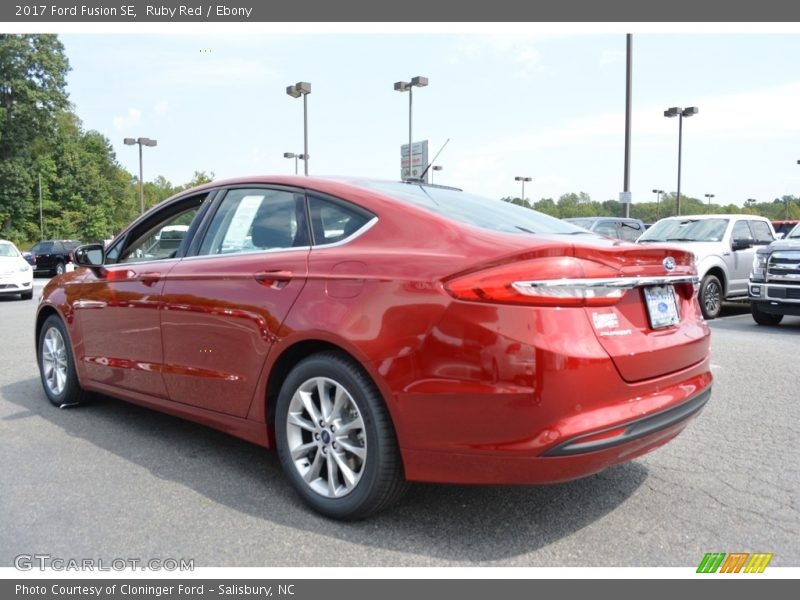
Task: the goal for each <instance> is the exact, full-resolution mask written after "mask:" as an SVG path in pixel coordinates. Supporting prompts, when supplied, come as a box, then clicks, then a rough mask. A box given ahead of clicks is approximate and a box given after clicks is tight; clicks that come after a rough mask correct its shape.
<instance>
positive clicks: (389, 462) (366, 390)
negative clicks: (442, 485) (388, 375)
mask: <svg viewBox="0 0 800 600" xmlns="http://www.w3.org/2000/svg"><path fill="white" fill-rule="evenodd" d="M275 438H276V445H277V449H278V456H279V458H280V461H281V465H282V467H283V470H284V472H285V473H286V475H287V477H288V478H289V481H290V482H291V484H292V486H293V487H294V488H295V490H296V491H297V493H298V494H299V495H300V496H301V497H302V498H303V500H304V501H305V502H306V503H308V504H309V505H310V506H311V507H312V508H314V510H316V511H317V512H320V513H322V514H323V515H325V516H327V517H332V518H335V519H344V520H355V519H363V518H365V517H368V516H370V515H372V514H375V513H376V512H378V511H380V510H382V509H384V508H386V507H387V506H389V505H390V504H392V503H394V502H395V501H397V500H398V499H399V498H400V496H401V495H402V494H403V492H404V491H405V490H406V487H407V483H406V481H405V478H404V475H403V463H402V459H401V456H400V450H399V448H398V445H397V439H396V436H395V432H394V426H393V425H392V421H391V418H390V417H389V412H388V410H387V409H386V405H385V404H384V401H383V398H382V397H381V395H380V392H379V391H378V389H377V387H376V386H375V384H374V383H373V381H372V380H371V379H370V378H369V377H368V376H367V375H366V374H365V373H364V372H363V370H362V369H361V368H360V367H359V366H358V365H357V364H356V363H354V362H353V361H351V360H350V359H348V358H346V357H344V356H342V355H340V354H338V353H335V352H323V353H320V354H314V355H312V356H309V357H308V358H306V359H304V360H302V361H301V362H300V363H298V364H297V366H295V367H294V369H292V371H291V372H290V373H289V375H288V377H287V378H286V381H284V383H283V386H282V387H281V391H280V394H279V396H278V402H277V406H276V411H275Z"/></svg>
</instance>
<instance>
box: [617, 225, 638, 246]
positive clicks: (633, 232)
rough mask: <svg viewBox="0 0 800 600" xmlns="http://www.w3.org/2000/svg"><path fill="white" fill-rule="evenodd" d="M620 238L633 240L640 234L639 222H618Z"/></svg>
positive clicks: (628, 240)
mask: <svg viewBox="0 0 800 600" xmlns="http://www.w3.org/2000/svg"><path fill="white" fill-rule="evenodd" d="M620 234H621V238H622V239H623V240H625V241H626V242H635V241H636V240H637V239H638V238H639V236H640V235H642V226H641V225H639V223H631V222H624V221H623V222H622V223H620Z"/></svg>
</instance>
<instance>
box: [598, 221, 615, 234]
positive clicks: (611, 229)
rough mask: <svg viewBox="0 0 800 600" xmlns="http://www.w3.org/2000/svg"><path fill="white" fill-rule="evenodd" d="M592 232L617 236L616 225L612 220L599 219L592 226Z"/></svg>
mask: <svg viewBox="0 0 800 600" xmlns="http://www.w3.org/2000/svg"><path fill="white" fill-rule="evenodd" d="M594 232H595V233H598V234H600V235H605V236H607V237H611V238H617V237H619V233H617V226H616V224H615V223H614V222H613V221H600V222H599V223H598V224H597V225H596V226H595V228H594Z"/></svg>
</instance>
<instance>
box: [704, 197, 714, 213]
mask: <svg viewBox="0 0 800 600" xmlns="http://www.w3.org/2000/svg"><path fill="white" fill-rule="evenodd" d="M705 196H706V198H708V209H707V212H711V199H712V198H713V197H714V194H706V195H705Z"/></svg>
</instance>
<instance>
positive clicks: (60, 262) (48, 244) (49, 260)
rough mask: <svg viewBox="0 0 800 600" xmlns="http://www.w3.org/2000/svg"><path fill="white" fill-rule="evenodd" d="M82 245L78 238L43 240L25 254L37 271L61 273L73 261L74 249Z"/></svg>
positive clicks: (50, 273) (51, 273)
mask: <svg viewBox="0 0 800 600" xmlns="http://www.w3.org/2000/svg"><path fill="white" fill-rule="evenodd" d="M80 245H81V242H79V241H78V240H43V241H41V242H38V243H37V244H36V245H35V246H34V247H33V248H31V249H30V251H29V252H27V253H25V254H24V256H25V260H27V261H28V263H30V265H31V266H32V267H33V269H34V271H35V272H36V273H47V274H48V275H61V274H62V273H63V272H64V271H66V268H67V264H69V263H70V262H72V251H73V250H75V248H77V247H78V246H80Z"/></svg>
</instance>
